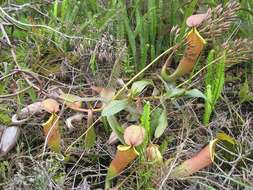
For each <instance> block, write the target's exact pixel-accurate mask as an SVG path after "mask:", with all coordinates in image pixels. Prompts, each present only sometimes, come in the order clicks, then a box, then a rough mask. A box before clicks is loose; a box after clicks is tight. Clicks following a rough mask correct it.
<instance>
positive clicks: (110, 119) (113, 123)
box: [107, 116, 125, 144]
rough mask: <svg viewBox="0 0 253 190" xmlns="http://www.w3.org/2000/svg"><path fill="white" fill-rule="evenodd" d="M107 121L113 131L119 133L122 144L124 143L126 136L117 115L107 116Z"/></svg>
mask: <svg viewBox="0 0 253 190" xmlns="http://www.w3.org/2000/svg"><path fill="white" fill-rule="evenodd" d="M107 121H108V123H109V125H110V127H111V129H112V131H113V132H114V133H115V134H116V135H117V137H118V139H119V140H120V142H121V143H122V144H124V143H125V142H124V138H123V132H124V129H123V128H122V127H121V125H120V124H119V122H118V121H117V119H116V117H115V116H109V117H107Z"/></svg>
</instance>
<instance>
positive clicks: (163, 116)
mask: <svg viewBox="0 0 253 190" xmlns="http://www.w3.org/2000/svg"><path fill="white" fill-rule="evenodd" d="M158 121H159V124H158V126H157V128H156V130H155V138H159V137H160V136H161V135H162V134H163V132H164V131H165V129H166V128H167V126H168V121H167V113H166V110H163V112H162V114H161V115H160V117H159V120H158Z"/></svg>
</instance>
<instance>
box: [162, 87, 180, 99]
mask: <svg viewBox="0 0 253 190" xmlns="http://www.w3.org/2000/svg"><path fill="white" fill-rule="evenodd" d="M184 94H185V89H181V88H173V89H170V92H167V93H166V94H165V97H168V98H176V97H180V96H183V95H184Z"/></svg>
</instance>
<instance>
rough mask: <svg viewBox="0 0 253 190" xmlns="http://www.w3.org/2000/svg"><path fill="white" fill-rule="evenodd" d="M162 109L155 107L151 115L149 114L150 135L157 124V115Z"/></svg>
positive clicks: (158, 115) (159, 114)
mask: <svg viewBox="0 0 253 190" xmlns="http://www.w3.org/2000/svg"><path fill="white" fill-rule="evenodd" d="M162 111H163V110H162V109H161V108H159V107H158V108H156V109H155V110H154V111H153V112H152V115H151V122H150V125H151V126H150V129H151V130H150V133H151V135H150V136H151V137H152V136H153V134H154V132H155V130H156V128H157V126H158V125H159V117H160V116H161V114H162Z"/></svg>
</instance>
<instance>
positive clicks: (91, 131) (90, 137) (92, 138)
mask: <svg viewBox="0 0 253 190" xmlns="http://www.w3.org/2000/svg"><path fill="white" fill-rule="evenodd" d="M92 124H93V112H92V111H91V110H89V112H88V119H87V127H88V129H87V132H86V135H85V139H84V146H85V149H86V150H89V149H91V148H92V147H93V146H94V145H95V144H96V132H95V128H94V126H92Z"/></svg>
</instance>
